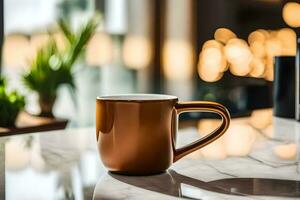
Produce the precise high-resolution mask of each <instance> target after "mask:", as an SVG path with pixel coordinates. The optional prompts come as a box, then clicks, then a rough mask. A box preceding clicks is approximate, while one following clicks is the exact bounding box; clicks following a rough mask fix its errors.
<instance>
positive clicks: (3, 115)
mask: <svg viewBox="0 0 300 200" xmlns="http://www.w3.org/2000/svg"><path fill="white" fill-rule="evenodd" d="M24 106H25V98H24V96H22V95H20V94H19V93H18V92H17V91H12V92H8V91H7V89H6V81H5V79H4V78H1V77H0V126H1V127H13V126H14V125H15V122H16V119H17V116H18V114H19V112H20V111H21V110H22V109H23V108H24Z"/></svg>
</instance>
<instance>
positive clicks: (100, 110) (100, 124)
mask: <svg viewBox="0 0 300 200" xmlns="http://www.w3.org/2000/svg"><path fill="white" fill-rule="evenodd" d="M194 111H198V112H201V111H202V112H203V111H204V112H213V113H217V114H218V115H220V116H221V118H222V122H221V125H220V126H219V127H218V128H217V129H216V130H214V131H213V132H212V133H211V134H209V135H207V136H205V137H203V138H201V139H199V140H197V141H195V142H193V143H191V144H189V145H187V146H184V147H182V148H179V149H176V147H175V140H176V132H177V121H178V115H179V114H180V113H183V112H194ZM229 122H230V115H229V113H228V111H227V110H226V108H225V107H224V106H222V105H221V104H218V103H213V102H206V101H191V102H178V98H177V97H175V96H169V95H156V94H136V95H135V94H134V95H117V96H104V97H98V98H97V102H96V135H97V142H98V148H99V152H100V156H101V159H102V161H103V164H104V165H105V166H106V168H107V169H108V170H109V171H111V172H115V173H120V174H131V175H146V174H155V173H161V172H163V171H165V170H166V169H168V167H169V166H170V165H171V164H172V163H173V162H176V161H177V160H179V159H180V158H182V157H183V156H185V155H187V154H189V153H191V152H193V151H195V150H197V149H200V148H201V147H204V146H205V145H207V144H209V143H211V142H213V141H214V140H216V139H218V138H219V137H220V136H222V135H223V133H224V132H225V131H226V130H227V128H228V126H229Z"/></svg>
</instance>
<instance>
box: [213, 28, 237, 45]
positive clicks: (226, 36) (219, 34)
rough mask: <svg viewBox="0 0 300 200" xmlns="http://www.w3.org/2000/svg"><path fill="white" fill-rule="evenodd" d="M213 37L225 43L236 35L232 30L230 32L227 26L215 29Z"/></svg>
mask: <svg viewBox="0 0 300 200" xmlns="http://www.w3.org/2000/svg"><path fill="white" fill-rule="evenodd" d="M214 38H215V39H216V40H217V41H220V42H222V43H224V44H226V43H227V42H228V41H229V40H230V39H232V38H236V35H235V33H234V32H232V31H231V30H229V29H228V28H218V29H217V30H216V31H215V34H214Z"/></svg>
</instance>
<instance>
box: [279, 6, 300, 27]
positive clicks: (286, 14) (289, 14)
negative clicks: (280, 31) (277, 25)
mask: <svg viewBox="0 0 300 200" xmlns="http://www.w3.org/2000/svg"><path fill="white" fill-rule="evenodd" d="M299 13H300V4H299V3H296V2H288V3H286V4H285V5H284V7H283V9H282V17H283V20H284V21H285V23H287V25H289V26H291V27H294V28H297V27H300V14H299Z"/></svg>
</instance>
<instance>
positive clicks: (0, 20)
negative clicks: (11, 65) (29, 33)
mask: <svg viewBox="0 0 300 200" xmlns="http://www.w3.org/2000/svg"><path fill="white" fill-rule="evenodd" d="M3 13H4V10H3V0H0V75H1V68H2V60H1V58H2V44H3V34H4V23H3V22H4V19H3V18H4V14H3Z"/></svg>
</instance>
